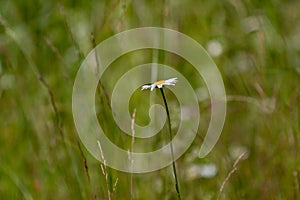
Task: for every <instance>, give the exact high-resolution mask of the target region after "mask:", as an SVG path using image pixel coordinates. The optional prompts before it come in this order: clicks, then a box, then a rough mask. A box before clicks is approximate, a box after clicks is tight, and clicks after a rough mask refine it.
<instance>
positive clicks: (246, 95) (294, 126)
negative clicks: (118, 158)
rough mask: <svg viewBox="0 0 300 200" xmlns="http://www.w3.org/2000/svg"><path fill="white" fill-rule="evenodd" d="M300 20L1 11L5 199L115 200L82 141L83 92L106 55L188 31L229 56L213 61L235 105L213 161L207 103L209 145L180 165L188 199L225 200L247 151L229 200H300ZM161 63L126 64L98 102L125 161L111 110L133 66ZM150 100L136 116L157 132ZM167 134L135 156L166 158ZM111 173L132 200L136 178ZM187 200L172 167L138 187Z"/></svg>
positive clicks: (228, 8) (181, 7) (251, 8)
mask: <svg viewBox="0 0 300 200" xmlns="http://www.w3.org/2000/svg"><path fill="white" fill-rule="evenodd" d="M299 10H300V2H299V1H275V0H272V1H265V2H262V1H258V0H255V1H217V0H212V1H191V0H187V1H168V0H164V1H158V0H155V1H144V0H135V1H133V0H132V1H126V0H124V1H115V0H113V1H108V0H106V1H101V0H100V1H96V0H95V1H90V2H86V1H63V2H61V3H59V2H58V1H33V0H28V1H21V0H12V1H8V0H4V1H2V2H1V6H0V14H1V15H0V109H1V112H0V121H1V123H0V149H1V150H0V197H1V199H107V183H106V182H107V181H106V179H105V177H104V176H103V174H102V172H101V167H100V163H99V162H98V161H96V160H95V159H94V158H93V157H92V156H91V155H90V154H89V153H88V152H87V151H86V149H85V147H84V146H83V145H82V144H81V142H80V141H79V138H78V136H77V133H76V130H75V126H74V122H73V117H72V106H71V105H72V88H73V82H74V79H75V76H76V72H77V70H78V68H79V66H80V64H81V62H82V61H83V59H84V57H85V56H86V55H87V54H88V53H89V51H90V50H91V49H92V48H93V46H95V44H98V43H100V42H101V41H103V40H105V39H106V38H108V37H109V36H112V35H114V34H116V33H118V32H120V31H123V30H127V29H131V28H136V27H144V26H161V27H167V28H171V29H174V30H178V31H180V32H182V33H184V34H186V35H188V36H190V37H192V38H193V39H195V40H196V41H198V42H199V43H200V44H202V45H203V46H204V47H205V48H206V47H207V44H208V43H209V41H212V40H216V41H218V42H219V43H220V44H221V46H222V49H223V52H222V54H220V55H219V56H216V57H213V60H214V61H215V63H216V64H217V66H218V68H219V70H220V72H221V74H222V77H223V80H224V84H225V88H226V93H227V95H228V96H229V98H228V99H229V101H228V104H227V106H228V107H227V117H226V122H225V126H224V129H223V132H222V135H221V137H220V139H219V141H218V143H217V145H216V146H215V148H214V149H213V151H212V152H211V153H210V154H209V155H208V156H207V157H205V158H204V159H200V158H198V157H197V153H198V149H199V146H200V145H201V143H202V140H203V136H204V134H205V131H206V130H207V126H208V122H209V119H210V109H209V107H210V101H209V99H205V98H204V100H202V101H201V102H199V106H200V110H201V122H200V124H201V126H200V128H199V131H198V136H197V137H196V139H195V141H194V142H193V144H192V146H191V147H190V148H189V150H188V151H187V152H186V153H185V154H184V155H183V156H182V157H181V158H180V159H178V160H177V161H176V166H177V175H178V179H179V182H180V193H181V197H182V199H216V198H217V197H218V195H219V190H220V188H221V185H222V183H223V182H224V180H225V179H226V177H227V176H228V174H229V173H230V171H231V170H232V169H233V164H234V162H235V160H236V159H237V157H238V155H240V154H241V153H242V152H243V150H247V151H248V153H247V155H245V156H244V157H243V159H241V160H240V161H239V163H238V164H237V171H235V172H234V173H233V174H232V175H231V176H230V178H229V179H228V181H227V182H226V184H225V185H224V189H223V191H222V193H221V194H220V196H219V199H299V198H300V156H299V151H300V135H299V133H300V124H299V123H300V116H299V115H300V106H299V102H300V101H299V94H300V48H299V46H300V38H299V35H300V29H299V28H298V27H300V24H299V21H300V12H299ZM91 33H93V35H94V39H95V41H94V42H93V39H92V37H91ZM153 54H155V51H152V50H144V51H143V50H141V51H136V52H132V53H129V54H128V55H124V56H122V57H120V58H119V59H118V60H117V61H115V62H114V63H113V64H112V66H111V67H110V69H109V70H107V71H106V72H105V73H104V76H103V78H102V79H101V82H102V83H103V85H102V87H100V86H99V90H98V93H97V96H96V104H97V106H98V107H99V109H100V111H99V115H98V119H99V123H100V124H101V125H102V126H103V127H104V129H105V132H106V134H107V135H108V136H109V137H110V139H112V140H113V141H114V142H115V143H117V144H118V145H121V146H123V147H124V148H125V149H126V148H129V147H130V144H131V138H130V137H127V136H121V137H119V136H118V134H121V131H120V130H119V128H118V127H116V124H115V122H114V121H113V118H112V114H111V111H110V109H109V107H108V99H109V98H110V97H111V92H112V89H113V87H114V84H115V83H116V81H117V80H118V78H119V77H121V75H122V74H123V73H124V72H126V71H128V69H131V68H132V67H133V66H136V65H138V64H143V63H148V62H152V60H153ZM156 54H157V55H158V56H157V60H158V61H159V62H160V63H162V64H166V65H170V66H173V67H174V68H175V69H177V70H179V71H180V72H181V73H182V74H183V75H184V76H186V77H187V78H188V79H189V80H190V82H191V84H192V86H193V87H194V89H197V88H199V87H203V86H204V84H203V81H202V79H201V77H200V76H197V75H195V73H194V72H195V71H194V70H193V68H192V67H191V66H190V64H189V63H187V62H185V61H184V60H183V59H181V58H178V57H177V56H175V55H173V54H170V53H165V52H163V51H157V52H156ZM120 66H122V67H120ZM166 78H169V77H166ZM165 92H166V96H167V99H168V104H169V106H170V114H171V118H172V116H173V117H174V116H175V115H176V109H178V103H177V101H176V99H175V97H174V96H173V95H172V94H171V93H170V92H169V91H168V90H167V89H166V90H165ZM105 94H107V95H108V96H107V97H106V96H105ZM155 94H156V95H155V98H154V101H155V102H159V103H161V104H162V105H163V102H162V100H161V98H160V96H159V93H158V91H157V92H156V93H155ZM148 97H149V94H148V93H147V94H141V93H139V91H136V92H135V94H134V98H132V100H131V102H130V103H131V104H130V105H129V109H130V111H132V110H133V109H134V108H136V109H137V113H136V116H137V117H136V121H137V122H138V123H142V124H143V123H144V124H146V123H147V122H148V101H149V100H145V99H148ZM141 102H145V103H141ZM174 118H175V117H174ZM172 124H173V121H172ZM174 124H176V121H175V122H174ZM164 128H165V129H166V128H167V127H164ZM165 129H164V130H165ZM175 129H176V127H175ZM162 134H167V133H166V132H165V131H162ZM162 134H159V136H158V137H155V138H151V139H149V141H147V142H143V141H140V140H139V139H137V140H136V144H137V145H139V144H140V145H145V144H147V145H148V146H147V148H148V150H151V149H156V148H157V147H159V146H162V145H163V144H164V142H166V141H165V139H166V137H164V136H165V135H162ZM203 164H214V165H215V166H216V167H217V169H218V171H217V174H216V175H215V176H213V177H210V178H203V177H192V176H191V174H190V173H189V170H190V169H191V167H192V166H194V165H196V166H201V165H203ZM107 173H108V175H109V177H108V186H109V190H110V191H113V188H114V184H115V181H116V179H118V183H117V186H116V191H115V192H113V193H112V195H111V197H112V199H130V190H131V188H130V176H131V175H130V174H128V173H123V172H120V171H116V170H114V169H112V168H108V169H107ZM176 196H177V194H176V191H175V189H174V178H173V176H172V167H171V166H169V167H166V168H164V169H161V170H159V171H156V172H151V173H146V174H134V175H133V199H176Z"/></svg>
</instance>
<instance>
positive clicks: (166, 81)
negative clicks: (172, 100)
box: [142, 77, 177, 91]
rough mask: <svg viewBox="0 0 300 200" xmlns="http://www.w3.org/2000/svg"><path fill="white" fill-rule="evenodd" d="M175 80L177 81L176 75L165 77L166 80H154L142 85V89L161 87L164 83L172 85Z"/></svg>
mask: <svg viewBox="0 0 300 200" xmlns="http://www.w3.org/2000/svg"><path fill="white" fill-rule="evenodd" d="M176 82H177V77H176V78H170V79H167V80H161V81H156V82H154V83H152V84H148V85H143V86H142V90H146V89H150V90H151V91H153V90H154V88H156V87H157V88H162V87H163V86H166V85H172V86H174V85H175V83H176Z"/></svg>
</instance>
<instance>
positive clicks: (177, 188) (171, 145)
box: [160, 88, 181, 199]
mask: <svg viewBox="0 0 300 200" xmlns="http://www.w3.org/2000/svg"><path fill="white" fill-rule="evenodd" d="M160 92H161V95H162V97H163V99H164V103H165V107H166V111H167V116H168V125H169V135H170V147H171V156H172V166H173V173H174V177H175V188H176V192H177V196H178V199H181V196H180V191H179V184H178V179H177V172H176V166H175V161H174V151H173V143H172V130H171V120H170V113H169V108H168V104H167V100H166V97H165V93H164V90H163V88H160Z"/></svg>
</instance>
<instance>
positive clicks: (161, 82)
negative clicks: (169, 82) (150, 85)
mask: <svg viewBox="0 0 300 200" xmlns="http://www.w3.org/2000/svg"><path fill="white" fill-rule="evenodd" d="M164 82H165V81H164V80H161V81H157V82H154V84H155V85H161V84H163V83H164Z"/></svg>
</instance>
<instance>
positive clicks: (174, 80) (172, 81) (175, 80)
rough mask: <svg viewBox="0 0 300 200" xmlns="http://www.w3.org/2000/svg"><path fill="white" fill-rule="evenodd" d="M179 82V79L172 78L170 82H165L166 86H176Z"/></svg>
mask: <svg viewBox="0 0 300 200" xmlns="http://www.w3.org/2000/svg"><path fill="white" fill-rule="evenodd" d="M176 82H177V77H175V78H170V79H168V80H165V83H164V85H175V83H176Z"/></svg>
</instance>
